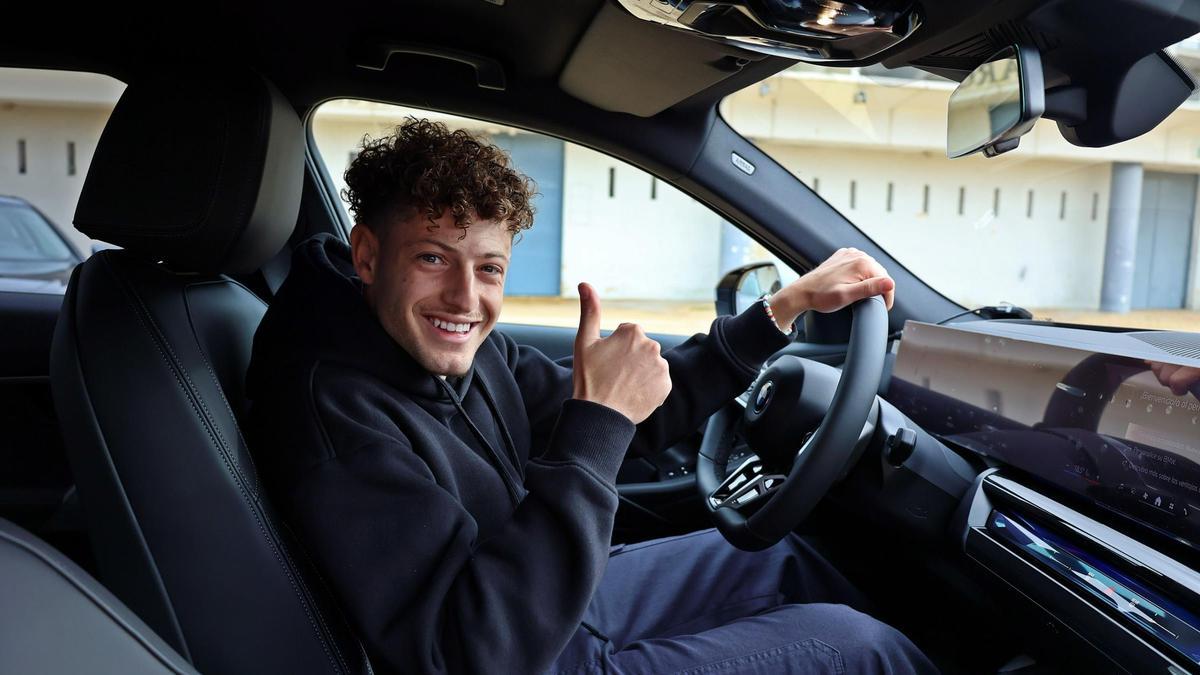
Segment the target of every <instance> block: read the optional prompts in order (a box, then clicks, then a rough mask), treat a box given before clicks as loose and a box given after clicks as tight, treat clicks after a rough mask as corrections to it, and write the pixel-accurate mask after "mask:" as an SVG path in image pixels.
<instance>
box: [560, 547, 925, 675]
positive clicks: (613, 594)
mask: <svg viewBox="0 0 1200 675" xmlns="http://www.w3.org/2000/svg"><path fill="white" fill-rule="evenodd" d="M865 604H866V603H865V599H864V598H863V597H862V596H861V594H860V593H859V592H858V591H857V590H856V589H855V588H854V587H853V586H851V585H850V583H849V582H848V581H846V579H845V578H844V577H842V575H841V574H839V573H838V572H837V570H835V569H834V568H833V567H832V566H831V565H830V564H829V563H828V562H827V561H826V560H825V559H824V558H823V557H822V556H821V555H820V554H818V553H817V552H816V551H815V550H813V548H812V547H811V546H809V545H808V544H807V543H806V542H805V541H804V540H803V539H801V538H799V537H796V536H789V537H788V538H787V539H784V540H783V541H782V542H780V543H779V544H777V545H775V546H773V547H771V548H769V549H767V550H765V551H759V552H756V553H748V552H745V551H740V550H738V549H736V548H734V547H733V546H731V545H730V544H728V543H727V542H726V541H725V540H724V538H723V537H721V535H720V534H719V533H718V532H716V531H715V530H706V531H704V532H695V533H692V534H686V535H683V536H680V537H671V538H668V539H655V540H652V541H647V542H641V543H638V544H631V545H628V546H617V547H614V548H613V551H612V555H611V557H610V558H609V561H608V569H607V571H606V572H605V575H604V578H603V579H602V580H601V582H600V587H599V588H598V589H597V591H596V594H595V596H593V598H592V602H591V605H590V606H589V607H588V610H587V613H586V614H585V616H584V625H583V626H581V627H580V628H579V630H578V631H576V633H575V635H574V636H573V637H572V638H571V641H570V642H569V643H568V644H567V648H566V649H565V650H564V651H563V652H562V654H561V655H560V656H559V657H558V660H557V661H556V662H555V664H554V666H553V667H552V668H551V671H550V672H552V673H557V674H559V675H568V674H570V675H585V674H591V673H612V674H635V673H636V674H641V673H655V674H657V673H663V674H666V673H771V674H772V675H778V674H782V673H806V674H807V673H838V674H841V673H850V674H855V675H858V674H860V673H861V674H867V673H936V672H937V670H936V669H935V668H934V666H933V664H932V663H930V662H929V659H927V658H926V657H925V655H924V654H922V653H921V651H920V650H918V649H917V648H916V647H915V646H914V645H913V644H912V643H911V642H910V641H909V640H908V638H906V637H905V636H904V635H902V634H901V633H900V632H899V631H897V630H896V629H894V628H891V627H890V626H887V625H886V624H883V623H881V622H879V621H877V620H875V619H873V618H871V617H869V616H867V615H866V614H863V613H862V612H860V611H858V610H857V609H853V607H856V606H857V607H859V608H862V607H864V606H865Z"/></svg>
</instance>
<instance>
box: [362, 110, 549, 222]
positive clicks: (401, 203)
mask: <svg viewBox="0 0 1200 675" xmlns="http://www.w3.org/2000/svg"><path fill="white" fill-rule="evenodd" d="M345 180H346V188H345V189H344V190H342V198H343V199H345V200H346V201H347V202H349V204H350V213H351V214H353V216H354V221H355V222H356V223H361V224H363V225H366V226H367V227H369V228H371V230H372V231H374V232H376V233H380V234H382V233H383V231H384V230H383V229H381V228H383V227H386V225H387V224H389V223H390V222H391V221H392V220H394V219H400V220H406V219H408V218H411V217H413V216H415V215H416V214H418V213H421V214H424V216H425V217H426V218H427V219H429V220H431V221H432V220H437V219H438V218H441V217H442V215H444V214H445V213H446V211H447V210H449V211H450V213H452V214H453V215H454V224H455V225H456V226H457V227H459V228H462V230H463V234H462V236H463V237H465V236H467V233H466V229H467V228H468V227H470V225H471V222H472V220H473V219H474V218H480V219H482V220H494V221H497V222H500V223H504V224H506V225H507V226H508V230H509V231H510V232H512V234H513V236H516V235H517V233H519V232H521V231H522V230H527V229H529V228H530V227H532V226H533V206H532V205H531V204H530V201H531V200H532V198H533V196H534V195H535V194H536V192H535V189H536V186H535V185H534V183H533V181H532V180H531V179H530V178H529V177H528V176H526V175H524V174H522V173H520V172H519V171H517V170H516V169H515V168H514V167H513V166H512V160H511V159H510V158H509V156H508V154H507V153H505V152H504V151H503V150H501V149H500V148H498V147H496V146H495V145H492V144H491V143H488V142H487V141H486V140H484V139H482V138H479V137H476V136H474V135H472V134H471V133H469V132H467V131H464V130H462V129H458V130H456V131H450V130H449V129H448V128H447V127H446V125H445V124H443V123H441V122H431V121H430V120H427V119H417V118H415V117H408V118H406V119H405V120H404V122H403V123H402V124H400V125H399V126H397V127H396V128H395V130H394V131H393V132H392V133H391V134H390V135H388V136H384V137H382V138H377V139H372V138H370V137H368V136H364V137H363V140H362V149H361V150H360V152H359V153H358V156H357V157H355V158H354V160H353V161H351V162H350V166H349V167H347V169H346V174H345ZM431 227H436V225H432V224H431Z"/></svg>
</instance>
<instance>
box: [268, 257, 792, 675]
mask: <svg viewBox="0 0 1200 675" xmlns="http://www.w3.org/2000/svg"><path fill="white" fill-rule="evenodd" d="M786 343H787V340H786V338H785V336H784V335H783V334H782V333H781V332H780V331H779V330H777V329H776V328H775V327H774V325H773V324H772V323H771V320H770V319H769V318H768V317H767V316H766V314H765V312H764V311H763V309H762V307H761V303H758V304H756V305H755V307H754V308H752V309H750V310H747V311H746V312H745V313H743V314H742V315H740V316H738V317H733V318H719V319H717V320H716V321H715V322H713V325H712V329H711V331H710V333H709V334H708V335H696V336H694V337H693V338H691V339H690V340H688V341H687V342H685V343H684V344H682V345H680V346H679V347H677V348H675V349H672V350H670V351H668V352H666V353H665V354H664V355H663V356H664V357H665V358H666V360H667V362H668V363H669V365H670V372H671V381H672V390H671V394H670V396H669V397H668V398H667V400H666V402H665V403H664V404H663V405H662V407H661V408H659V409H658V410H657V411H656V412H655V413H654V414H653V415H651V416H650V418H649V419H647V420H646V421H644V422H642V423H641V424H640V425H638V426H636V427H635V426H634V425H633V424H632V423H631V422H630V421H629V420H628V419H627V418H626V417H624V416H623V415H621V414H620V413H618V412H616V411H614V410H612V409H610V408H607V407H605V406H602V405H598V404H595V403H590V402H586V401H579V400H572V399H570V396H571V392H572V377H571V371H570V369H568V368H565V367H563V366H561V365H559V364H557V363H555V362H553V361H551V360H550V359H549V358H547V357H546V356H545V355H543V354H541V353H540V352H538V351H536V350H534V349H531V348H528V347H523V346H518V345H517V344H516V343H514V342H513V341H512V340H511V339H510V338H508V337H506V336H504V335H502V334H500V333H498V332H493V333H492V334H491V335H490V336H488V338H487V339H486V340H484V342H483V344H482V345H481V346H480V348H479V351H478V352H477V353H476V355H475V361H474V364H473V366H472V371H471V373H470V374H469V375H468V376H467V377H465V378H463V379H462V380H461V381H459V382H457V383H455V384H454V385H449V384H448V383H446V382H445V381H442V380H441V379H439V378H437V377H435V376H433V375H430V374H429V373H428V372H426V371H424V370H423V369H422V368H421V367H420V366H419V365H418V364H417V363H416V361H414V360H413V359H412V358H411V357H410V356H409V355H408V354H407V352H405V351H404V350H403V349H402V348H401V347H400V346H399V345H397V344H396V342H394V341H393V340H392V338H391V337H390V336H389V335H388V334H387V332H386V331H385V330H384V329H383V327H382V326H381V325H380V324H379V322H378V320H377V319H376V317H375V315H374V314H373V313H372V311H371V310H370V308H369V307H368V306H367V304H366V303H365V301H364V300H363V297H362V282H361V281H360V280H359V279H358V278H357V277H356V276H354V270H353V266H352V265H351V262H350V255H349V249H348V248H347V246H346V245H345V244H344V243H342V242H341V241H339V240H337V239H335V238H333V237H329V236H318V237H315V238H313V239H310V240H308V241H306V242H304V243H303V244H301V246H300V247H299V248H298V249H297V250H296V252H295V255H294V257H293V262H292V268H291V273H290V274H289V275H288V278H287V280H286V281H285V283H284V284H283V286H282V288H280V290H279V293H278V294H277V295H276V297H275V300H274V302H273V303H272V304H271V307H270V309H269V310H268V311H267V314H266V316H265V318H264V319H263V322H262V325H261V326H260V327H259V329H258V333H257V334H256V335H255V339H254V352H253V357H252V359H251V365H250V371H249V375H248V379H247V390H248V393H249V395H250V398H251V399H252V401H253V407H252V413H251V425H250V426H251V429H252V435H253V440H252V443H251V447H253V448H254V449H255V457H256V459H257V462H258V468H259V471H260V473H261V475H263V476H264V478H265V480H266V482H267V488H268V491H269V493H270V494H271V496H272V498H273V499H274V501H275V502H276V505H277V506H278V507H279V508H280V510H281V511H282V514H283V517H284V519H285V520H286V521H287V522H288V523H289V524H290V525H291V526H292V527H293V528H294V529H295V530H296V532H297V534H298V536H299V538H300V540H301V542H302V543H303V544H304V545H305V547H306V548H307V549H308V551H309V552H310V553H311V554H312V556H313V557H314V558H315V560H316V563H317V566H318V568H319V569H320V570H321V572H322V573H323V575H324V576H325V577H326V579H327V581H328V582H329V583H330V584H331V586H332V587H333V591H334V594H335V595H336V596H338V598H339V600H340V601H341V604H342V606H343V608H344V609H345V610H346V612H347V614H348V616H349V618H350V621H351V624H352V625H353V626H354V628H355V630H356V631H357V633H358V634H359V636H360V637H361V638H362V639H363V641H364V643H365V645H366V647H367V650H368V653H369V655H370V657H371V660H372V663H373V664H374V665H375V667H376V668H378V669H379V670H381V671H385V672H393V671H394V672H404V673H418V672H420V673H425V672H443V671H450V672H483V671H490V672H508V673H536V672H541V671H543V670H545V669H546V668H547V667H549V666H550V664H551V663H552V662H553V660H554V658H555V657H556V656H557V655H558V653H559V652H560V651H561V650H562V649H563V647H565V646H566V643H567V641H568V640H569V639H570V637H571V635H572V633H573V632H574V631H575V630H576V628H577V627H578V626H579V622H580V619H581V617H582V616H583V612H584V609H585V608H586V607H587V605H588V602H589V600H590V599H591V597H592V593H593V592H594V590H595V588H596V585H597V583H598V582H599V581H600V577H601V575H602V574H603V572H604V567H605V564H606V563H607V561H608V553H609V541H610V537H611V535H612V525H613V515H614V513H615V512H616V509H617V493H616V490H615V486H614V481H615V477H616V474H617V469H618V468H619V466H620V464H621V461H622V459H623V458H624V456H625V454H626V451H627V450H628V451H632V452H641V453H653V452H656V451H658V450H660V449H662V448H665V447H667V446H669V445H671V444H672V443H673V442H675V441H677V440H678V439H680V438H682V437H684V436H686V435H687V434H688V433H690V432H692V431H693V430H695V429H696V428H697V427H698V426H699V425H700V423H701V422H702V421H703V420H704V419H705V418H706V417H707V416H708V415H710V414H711V413H712V412H714V411H715V410H717V409H718V408H719V407H720V406H722V405H724V404H727V403H728V402H729V401H730V400H731V399H732V398H733V397H734V396H736V395H737V394H738V393H739V392H741V391H742V390H744V389H745V388H746V387H747V386H748V385H749V383H750V381H751V380H752V379H753V377H754V376H755V374H756V373H757V370H758V366H759V364H760V363H761V362H762V361H763V360H765V359H766V358H767V357H768V356H769V355H770V354H772V353H774V352H775V351H777V350H778V349H781V348H782V347H783V346H785V345H786ZM598 628H599V629H600V630H603V629H604V627H603V626H599V627H598Z"/></svg>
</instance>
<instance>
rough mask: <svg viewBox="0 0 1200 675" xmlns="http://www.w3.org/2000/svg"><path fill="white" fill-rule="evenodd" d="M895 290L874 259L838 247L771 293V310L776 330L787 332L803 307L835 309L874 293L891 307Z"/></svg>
mask: <svg viewBox="0 0 1200 675" xmlns="http://www.w3.org/2000/svg"><path fill="white" fill-rule="evenodd" d="M895 290H896V282H895V281H893V280H892V278H891V277H890V276H888V273H887V271H886V270H885V269H883V266H882V265H880V264H879V263H878V262H876V261H875V259H874V258H872V257H871V256H869V255H867V254H866V253H863V252H862V251H860V250H858V249H856V248H842V249H838V250H837V252H836V253H834V254H833V255H831V256H829V258H828V259H827V260H826V261H825V262H823V263H821V264H820V265H817V266H816V267H815V268H813V269H812V270H811V271H809V272H808V274H805V275H804V276H802V277H800V278H799V279H797V280H795V281H793V282H792V283H790V284H788V285H787V286H786V287H785V288H783V289H782V290H780V291H779V292H778V293H776V294H775V295H772V296H771V310H772V312H773V313H774V314H775V321H776V323H778V324H779V327H780V329H782V330H785V331H787V330H790V326H791V325H792V322H794V321H795V320H796V317H798V316H800V313H801V312H803V311H804V310H806V309H812V310H816V311H818V312H835V311H837V310H839V309H841V308H843V307H845V306H847V305H849V304H851V303H854V302H856V301H858V300H862V299H863V298H869V297H872V296H875V295H882V296H883V302H884V304H885V305H886V306H887V308H888V309H891V308H892V298H893V295H894V294H895Z"/></svg>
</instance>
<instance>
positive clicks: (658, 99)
mask: <svg viewBox="0 0 1200 675" xmlns="http://www.w3.org/2000/svg"><path fill="white" fill-rule="evenodd" d="M763 58H765V57H764V56H763V55H762V54H756V53H754V52H748V51H745V50H741V49H737V48H735V47H729V46H726V45H722V44H718V43H716V42H714V41H711V40H709V39H706V38H703V37H699V36H696V35H689V34H687V33H685V32H683V31H677V30H672V29H670V28H664V27H663V26H660V25H657V24H653V23H649V22H646V21H641V20H639V19H636V18H634V17H632V16H630V15H629V14H627V13H626V12H625V11H624V10H622V9H620V8H618V7H616V6H614V5H611V4H608V3H605V4H604V5H602V6H601V8H600V11H599V12H598V13H597V14H596V17H595V18H594V19H592V24H591V26H589V27H588V29H587V32H585V33H584V34H583V38H582V39H581V40H580V41H579V44H578V46H576V47H575V51H574V52H573V53H572V54H571V58H570V59H569V60H568V61H567V66H566V68H564V69H563V72H562V76H561V77H559V80H558V84H559V86H560V87H562V90H563V91H565V92H567V93H568V94H570V95H572V96H574V97H575V98H578V99H580V100H582V101H584V102H586V103H590V104H592V105H594V106H596V107H597V108H602V109H604V110H610V111H612V112H623V113H630V114H632V115H637V116H639V117H651V116H653V115H656V114H658V113H660V112H662V111H663V110H666V109H667V108H670V107H671V106H673V105H675V104H676V103H678V102H680V101H682V100H684V99H686V98H688V97H690V96H692V95H694V94H696V93H698V92H701V91H704V90H705V89H708V88H709V87H711V86H713V85H715V84H717V83H719V82H721V81H722V80H724V79H725V78H727V77H729V76H731V75H734V74H736V73H738V72H739V71H740V70H741V69H742V68H743V67H744V66H745V65H746V64H748V63H751V62H755V61H760V60H762V59H763Z"/></svg>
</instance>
